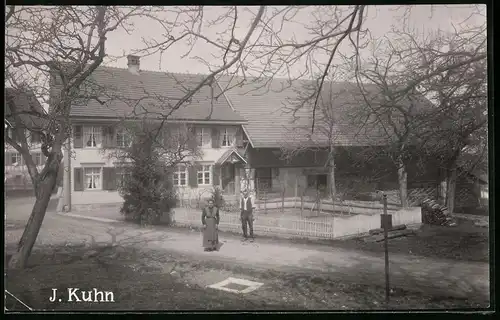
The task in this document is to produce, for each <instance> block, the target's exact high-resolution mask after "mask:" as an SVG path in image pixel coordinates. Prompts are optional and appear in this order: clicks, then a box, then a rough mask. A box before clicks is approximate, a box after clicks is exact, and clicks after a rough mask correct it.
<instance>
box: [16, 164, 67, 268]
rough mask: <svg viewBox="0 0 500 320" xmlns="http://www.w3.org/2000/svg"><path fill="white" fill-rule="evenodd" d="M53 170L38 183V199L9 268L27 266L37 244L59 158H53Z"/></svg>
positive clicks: (54, 182)
mask: <svg viewBox="0 0 500 320" xmlns="http://www.w3.org/2000/svg"><path fill="white" fill-rule="evenodd" d="M52 161H53V162H54V163H52V164H51V167H52V168H51V170H49V171H47V174H46V175H45V177H43V180H41V181H40V182H39V183H38V184H37V187H36V188H37V190H36V191H35V192H36V201H35V205H34V206H33V209H32V211H31V215H30V218H29V219H28V223H27V224H26V227H25V229H24V232H23V235H22V237H21V240H20V241H19V244H18V248H17V252H16V253H15V254H14V255H13V256H12V258H11V259H10V261H9V268H14V269H23V268H25V267H26V264H27V262H28V257H29V256H30V254H31V250H32V249H33V246H34V244H35V241H36V238H37V237H38V233H39V232H40V227H41V226H42V222H43V219H44V217H45V212H46V211H47V207H48V205H49V201H50V198H51V196H52V190H53V189H54V186H55V184H56V182H57V172H58V170H59V165H60V164H59V163H60V162H58V161H57V160H52Z"/></svg>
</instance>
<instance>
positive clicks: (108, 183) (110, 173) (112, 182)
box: [102, 167, 116, 190]
mask: <svg viewBox="0 0 500 320" xmlns="http://www.w3.org/2000/svg"><path fill="white" fill-rule="evenodd" d="M102 182H103V184H102V185H103V187H104V190H116V171H115V168H110V167H104V168H102Z"/></svg>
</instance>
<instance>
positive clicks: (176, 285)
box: [6, 246, 484, 310]
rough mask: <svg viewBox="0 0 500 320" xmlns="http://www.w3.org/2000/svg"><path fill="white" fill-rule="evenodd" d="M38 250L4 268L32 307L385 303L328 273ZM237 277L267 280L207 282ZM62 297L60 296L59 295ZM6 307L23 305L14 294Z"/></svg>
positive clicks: (441, 300) (409, 304)
mask: <svg viewBox="0 0 500 320" xmlns="http://www.w3.org/2000/svg"><path fill="white" fill-rule="evenodd" d="M94 250H95V251H96V252H97V253H96V254H95V255H93V256H92V257H89V256H87V255H86V253H87V252H88V249H86V248H84V247H82V246H80V247H78V246H73V247H57V248H51V247H44V248H39V249H38V250H37V251H36V252H35V253H34V255H33V257H32V259H31V265H30V268H29V269H26V270H12V271H9V272H8V275H7V279H6V289H7V290H9V292H11V293H12V294H13V295H15V296H16V297H18V298H19V299H20V300H21V301H23V302H24V303H25V304H26V305H27V306H29V307H30V308H33V309H35V310H258V309H259V310H262V309H265V310H285V309H288V310H304V309H306V310H307V309H308V310H312V309H323V310H361V309H384V308H386V306H385V303H384V289H383V287H380V286H373V285H362V284H357V283H352V282H349V281H347V282H346V281H340V280H339V279H336V278H335V277H331V276H330V275H328V274H325V273H311V272H278V271H272V270H268V271H263V270H258V269H257V270H255V269H251V268H247V267H239V266H235V265H231V264H228V263H220V262H217V261H211V260H209V261H203V260H199V259H193V258H192V257H186V256H181V255H179V254H176V253H168V254H167V253H166V252H164V251H161V252H160V251H155V250H147V251H139V250H133V249H132V248H123V247H115V248H111V247H98V248H94ZM227 277H238V278H244V279H247V280H256V281H261V282H263V283H264V286H262V287H261V288H259V289H258V290H256V291H254V292H251V293H248V294H235V293H229V292H224V291H219V290H215V289H210V288H206V286H207V285H210V284H213V283H215V282H218V281H221V280H224V279H226V278H227ZM53 288H57V289H58V291H63V289H65V288H81V289H82V290H92V288H98V289H100V290H106V291H112V292H113V293H114V300H115V302H101V303H88V302H65V301H63V302H56V303H53V302H50V301H49V297H51V296H52V289H53ZM391 295H392V297H391V302H390V305H389V307H388V308H389V309H422V308H425V309H452V308H476V307H477V308H479V307H481V306H484V305H482V304H481V303H480V302H479V301H473V300H468V299H457V298H449V297H442V296H441V297H439V296H429V295H425V294H418V293H414V292H408V291H404V290H399V289H394V290H393V292H392V293H391ZM61 297H63V296H61ZM7 302H8V303H7V304H6V307H7V308H10V310H27V308H26V307H24V306H22V305H21V304H20V303H19V302H16V301H14V299H8V301H7Z"/></svg>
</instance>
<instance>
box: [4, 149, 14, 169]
mask: <svg viewBox="0 0 500 320" xmlns="http://www.w3.org/2000/svg"><path fill="white" fill-rule="evenodd" d="M4 154H5V165H6V166H10V165H12V153H10V152H6V153H4Z"/></svg>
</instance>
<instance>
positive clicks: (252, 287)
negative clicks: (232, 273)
mask: <svg viewBox="0 0 500 320" xmlns="http://www.w3.org/2000/svg"><path fill="white" fill-rule="evenodd" d="M230 283H236V284H239V285H242V286H247V287H248V288H246V289H243V290H236V289H230V288H225V286H227V285H228V284H230ZM262 285H263V283H261V282H255V281H250V280H245V279H240V278H232V277H229V278H227V279H226V280H223V281H221V282H219V283H216V284H212V285H209V286H208V288H212V289H217V290H222V291H227V292H234V293H249V292H252V291H254V290H257V289H258V288H260V287H261V286H262Z"/></svg>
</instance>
